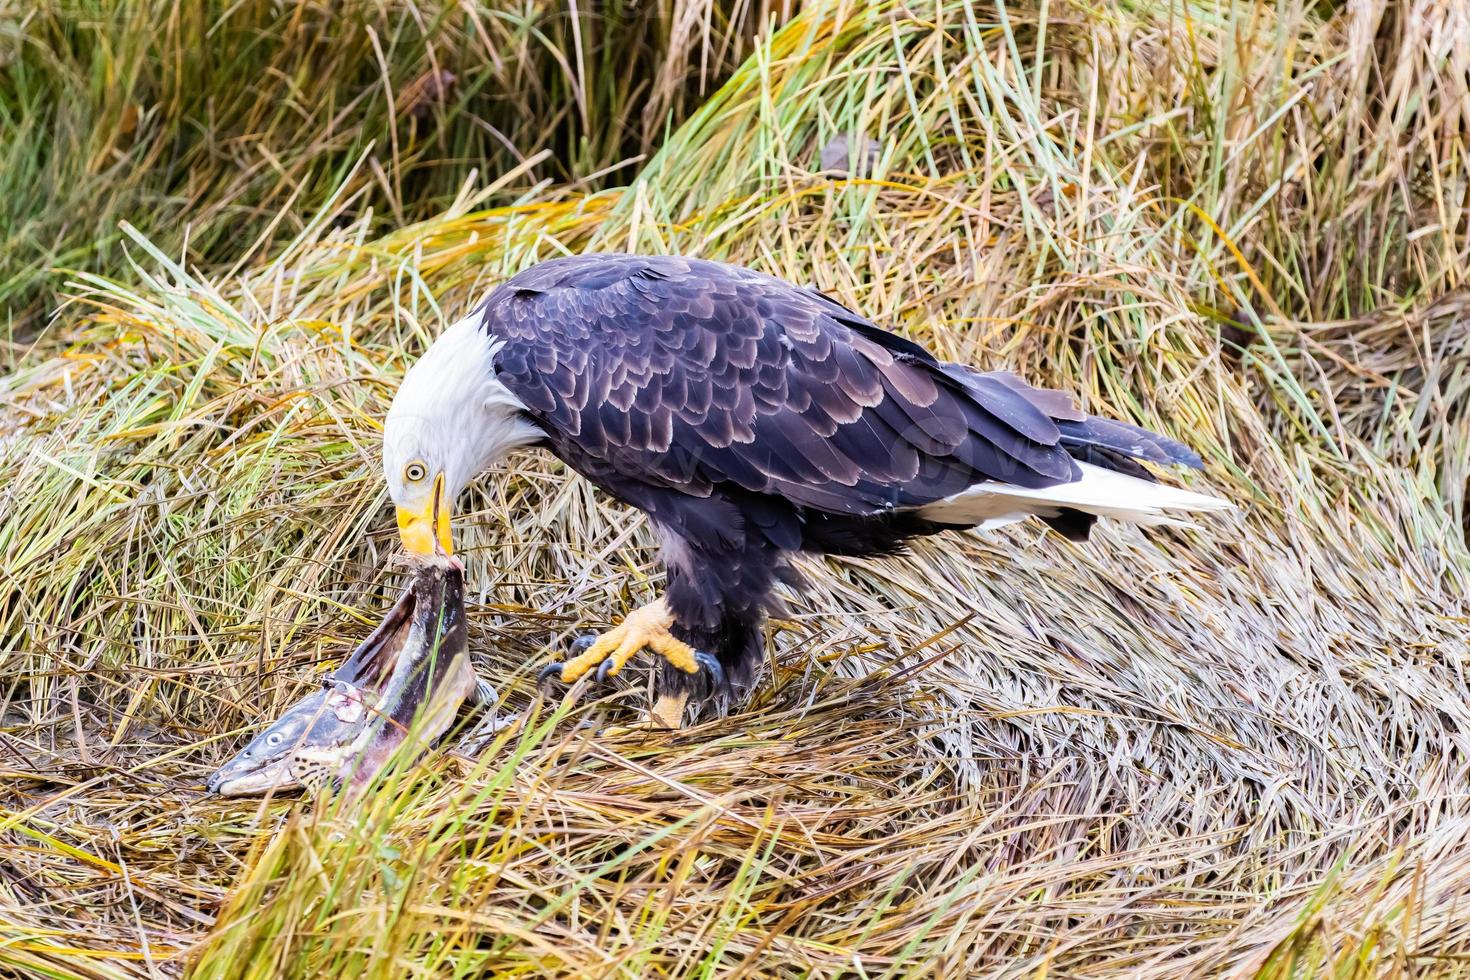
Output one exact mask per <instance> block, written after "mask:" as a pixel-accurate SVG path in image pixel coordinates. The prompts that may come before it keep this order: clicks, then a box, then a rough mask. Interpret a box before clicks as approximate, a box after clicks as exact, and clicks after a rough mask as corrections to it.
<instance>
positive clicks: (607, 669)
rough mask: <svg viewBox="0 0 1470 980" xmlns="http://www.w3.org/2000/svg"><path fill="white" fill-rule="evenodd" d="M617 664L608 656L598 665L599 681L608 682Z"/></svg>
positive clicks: (601, 682)
mask: <svg viewBox="0 0 1470 980" xmlns="http://www.w3.org/2000/svg"><path fill="white" fill-rule="evenodd" d="M615 666H617V665H616V664H615V663H614V662H613V658H612V657H608V658H607V659H606V660H604V661H603V662H602V663H600V664H598V665H597V683H599V684H606V683H607V679H608V678H609V677H611V676H612V670H613V667H615Z"/></svg>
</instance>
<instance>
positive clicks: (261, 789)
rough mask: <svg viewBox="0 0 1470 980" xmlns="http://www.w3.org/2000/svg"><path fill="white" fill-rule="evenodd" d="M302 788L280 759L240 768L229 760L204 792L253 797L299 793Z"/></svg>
mask: <svg viewBox="0 0 1470 980" xmlns="http://www.w3.org/2000/svg"><path fill="white" fill-rule="evenodd" d="M303 785H304V784H303V783H302V782H301V781H300V780H299V779H297V778H296V776H295V774H294V773H292V772H291V765H290V760H288V759H280V760H277V761H276V762H274V763H270V764H268V765H266V766H264V767H253V766H249V765H242V764H240V763H239V762H238V761H237V760H234V759H232V760H230V761H229V762H227V763H225V764H224V765H223V766H221V767H220V768H219V770H218V771H217V772H216V773H215V774H214V775H212V776H210V777H209V781H208V782H206V783H205V784H204V789H205V792H207V793H213V794H214V795H216V796H257V795H262V794H265V793H269V792H272V791H275V792H286V791H290V790H296V789H301V788H302V787H303Z"/></svg>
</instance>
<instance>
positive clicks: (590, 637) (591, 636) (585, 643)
mask: <svg viewBox="0 0 1470 980" xmlns="http://www.w3.org/2000/svg"><path fill="white" fill-rule="evenodd" d="M596 642H597V634H596V633H583V634H582V635H581V636H579V637H577V638H576V639H575V640H573V641H572V656H574V657H580V656H581V655H582V654H584V653H586V652H587V651H588V650H591V649H592V644H594V643H596Z"/></svg>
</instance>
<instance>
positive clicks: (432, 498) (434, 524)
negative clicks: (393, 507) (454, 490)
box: [398, 473, 454, 557]
mask: <svg viewBox="0 0 1470 980" xmlns="http://www.w3.org/2000/svg"><path fill="white" fill-rule="evenodd" d="M398 536H399V537H400V538H402V539H403V547H404V548H406V549H408V553H409V554H411V555H421V556H424V557H429V556H432V555H435V554H441V555H452V554H454V542H453V541H452V540H451V539H450V537H449V501H447V500H445V499H444V474H443V473H437V474H435V476H434V487H433V489H432V490H431V491H430V492H429V494H428V496H427V497H425V499H424V506H423V509H422V510H418V511H416V510H414V509H413V508H411V507H399V508H398Z"/></svg>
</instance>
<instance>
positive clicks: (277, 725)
mask: <svg viewBox="0 0 1470 980" xmlns="http://www.w3.org/2000/svg"><path fill="white" fill-rule="evenodd" d="M322 685H323V689H322V690H321V691H318V692H314V693H312V694H309V695H307V696H306V697H305V698H303V699H301V700H300V701H298V702H297V703H296V704H293V705H292V706H291V707H290V708H288V709H287V710H286V711H285V712H284V713H283V714H282V715H281V717H280V718H278V719H277V720H276V721H275V722H274V723H272V724H271V725H270V726H269V727H267V728H266V729H265V730H264V731H262V732H261V733H260V734H259V735H257V736H256V737H255V738H254V739H253V740H251V742H250V743H249V744H248V745H246V746H245V748H244V749H242V750H241V751H240V752H239V753H238V754H237V755H236V756H235V757H234V758H232V759H231V760H230V761H229V762H227V763H225V764H224V765H223V766H221V767H220V769H219V770H218V771H217V772H215V774H214V775H213V776H211V777H210V779H209V781H208V782H207V783H206V784H205V788H206V790H207V791H208V792H211V793H215V794H218V795H220V796H254V795H261V794H264V793H269V792H279V791H284V790H288V789H298V788H301V787H302V786H304V785H312V784H315V783H318V782H340V783H346V784H348V785H349V786H352V787H358V786H361V785H364V784H366V783H367V782H369V781H370V780H371V779H372V777H373V776H374V775H376V774H377V772H379V771H380V770H381V769H382V768H383V767H384V766H385V765H386V764H387V763H388V761H389V759H390V758H392V757H393V756H394V755H395V753H397V752H398V750H399V749H400V748H401V747H403V746H404V745H405V744H407V743H409V742H410V741H412V742H413V744H414V746H415V747H416V748H427V747H428V744H429V743H430V742H432V741H433V740H434V739H436V738H437V737H438V736H439V735H442V734H443V733H444V732H445V731H446V730H447V729H448V728H449V726H450V725H451V724H452V723H453V721H454V716H455V714H456V712H457V711H458V710H459V707H460V705H461V704H463V703H464V701H465V700H466V699H468V698H469V697H470V695H471V694H472V693H473V691H474V688H475V674H474V671H473V669H472V668H471V667H470V663H469V655H468V642H467V638H466V633H465V622H464V577H463V572H462V571H461V566H459V564H458V563H457V562H449V561H444V562H425V563H421V564H420V565H418V566H417V567H416V568H415V570H414V574H413V578H412V580H411V581H410V583H409V587H408V588H407V589H405V590H404V593H403V594H402V595H401V596H400V597H399V598H398V601H397V602H395V603H394V604H393V606H392V607H391V608H390V609H389V610H388V612H387V614H386V615H385V616H384V618H383V621H382V623H381V624H379V626H378V628H377V629H375V630H373V632H372V633H371V634H370V635H369V636H368V637H367V639H365V640H363V641H362V643H360V644H358V646H357V648H356V649H354V650H353V652H352V654H351V655H350V656H349V657H348V658H347V659H346V660H345V661H344V662H343V663H342V665H341V666H340V667H338V668H337V669H336V670H334V671H332V673H331V674H329V675H327V676H326V677H325V678H323V681H322Z"/></svg>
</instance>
